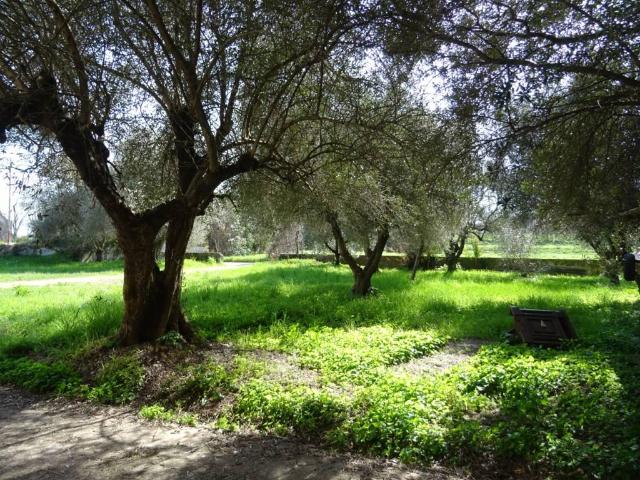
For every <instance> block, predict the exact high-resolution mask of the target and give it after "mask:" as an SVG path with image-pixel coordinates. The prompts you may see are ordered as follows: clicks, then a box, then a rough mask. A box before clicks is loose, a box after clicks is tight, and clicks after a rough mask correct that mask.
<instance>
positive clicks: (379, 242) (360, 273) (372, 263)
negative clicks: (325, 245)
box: [327, 214, 389, 297]
mask: <svg viewBox="0 0 640 480" xmlns="http://www.w3.org/2000/svg"><path fill="white" fill-rule="evenodd" d="M327 221H328V222H329V225H331V231H332V232H333V235H334V237H335V238H336V241H337V247H338V248H339V250H340V253H341V255H342V258H344V260H345V262H346V263H347V265H349V268H350V269H351V272H352V273H353V279H354V283H353V287H351V295H352V296H354V297H365V296H367V295H369V294H370V293H371V278H372V277H373V274H374V273H376V272H377V271H378V266H379V265H380V260H381V259H382V253H383V252H384V247H385V246H386V245H387V240H389V229H388V227H387V226H386V225H384V226H382V227H380V229H379V230H378V236H377V239H376V244H375V246H374V248H373V249H369V250H370V251H369V254H368V255H367V257H366V258H367V263H366V264H365V266H364V267H361V266H360V265H358V262H357V261H356V259H355V258H354V257H353V255H351V252H349V249H348V248H347V242H346V241H345V239H344V236H343V234H342V230H341V229H340V225H339V224H338V218H337V215H335V214H327Z"/></svg>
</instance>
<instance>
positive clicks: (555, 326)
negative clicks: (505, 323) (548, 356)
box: [510, 306, 577, 347]
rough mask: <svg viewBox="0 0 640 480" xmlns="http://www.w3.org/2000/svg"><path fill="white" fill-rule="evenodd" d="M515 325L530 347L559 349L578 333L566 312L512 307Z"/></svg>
mask: <svg viewBox="0 0 640 480" xmlns="http://www.w3.org/2000/svg"><path fill="white" fill-rule="evenodd" d="M510 310H511V315H512V316H513V324H514V328H515V330H516V332H518V334H519V335H520V337H521V338H522V340H523V341H524V342H525V343H527V344H529V345H542V346H545V347H559V346H561V345H562V343H563V342H564V341H565V340H570V339H573V338H577V337H576V331H575V329H574V328H573V325H571V322H570V321H569V317H568V316H567V314H566V312H565V311H564V310H533V309H526V308H518V307H513V306H512V307H511V309H510Z"/></svg>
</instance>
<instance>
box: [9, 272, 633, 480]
mask: <svg viewBox="0 0 640 480" xmlns="http://www.w3.org/2000/svg"><path fill="white" fill-rule="evenodd" d="M350 284H351V278H350V273H349V271H348V269H346V268H344V267H340V268H336V267H333V266H330V265H323V264H317V263H315V262H311V261H292V262H278V263H260V264H256V265H254V266H252V267H249V268H244V269H240V270H234V271H219V272H201V271H193V272H192V273H190V274H188V275H187V278H186V281H185V291H184V295H183V298H184V305H185V310H186V312H187V315H188V316H189V318H190V319H191V321H192V322H193V324H194V325H195V326H196V327H197V329H198V331H199V333H200V336H201V339H202V340H201V341H200V343H198V344H197V345H193V346H184V345H182V344H181V343H180V342H179V339H176V338H174V337H171V336H168V337H167V338H164V339H162V341H161V342H160V343H159V345H158V346H156V347H153V348H151V347H138V348H133V349H127V350H126V351H122V350H118V349H114V348H113V342H112V340H111V336H112V335H114V333H115V332H116V330H117V326H118V322H119V318H120V315H121V312H122V303H121V299H120V287H116V286H113V287H105V286H104V285H102V286H101V285H84V286H82V287H81V288H78V286H65V285H58V286H50V287H39V288H26V287H17V288H15V289H10V290H4V291H0V381H3V382H10V383H15V384H18V385H21V386H23V387H26V388H30V389H32V390H37V391H53V392H59V393H63V394H66V395H72V396H80V397H84V398H88V399H91V400H93V401H101V402H107V403H125V404H126V403H129V404H131V405H133V406H135V408H137V409H139V410H140V414H141V416H143V417H146V418H150V419H156V420H162V421H177V422H180V423H194V422H201V423H205V424H211V425H212V427H214V428H220V429H236V428H253V429H258V430H262V431H268V432H273V433H276V434H282V435H298V436H301V437H304V438H307V439H311V440H313V441H316V442H319V443H322V444H328V445H331V446H334V447H337V448H340V449H349V450H355V451H362V452H367V453H370V454H375V455H381V456H386V457H392V458H400V459H401V460H403V461H406V462H418V463H431V462H433V461H438V462H443V463H446V464H455V465H462V466H463V467H464V468H469V469H472V470H473V471H474V472H475V471H478V470H487V471H489V472H492V471H496V472H497V471H502V472H511V475H516V474H517V472H523V471H526V472H528V474H529V475H530V476H531V477H533V478H544V477H553V478H559V477H568V478H584V477H590V478H637V477H638V475H640V464H639V453H638V452H640V450H639V449H640V440H639V437H640V402H639V398H640V373H639V372H640V370H639V369H638V367H639V366H640V360H639V359H640V311H639V310H638V304H637V301H638V298H639V297H638V292H637V290H636V289H635V284H623V285H621V286H618V287H612V286H610V285H609V284H608V282H607V281H606V280H605V279H602V278H597V277H570V276H545V275H536V276H530V277H526V278H525V277H522V276H520V275H518V274H510V273H500V272H480V271H464V272H456V273H454V274H453V275H447V274H445V273H443V272H439V271H430V272H421V273H419V275H418V279H417V281H416V282H414V283H411V282H410V281H409V280H408V278H407V272H406V271H401V270H383V271H381V272H380V274H378V275H376V277H375V278H374V285H375V286H376V287H377V288H378V289H379V292H380V293H379V295H377V296H375V297H372V298H368V299H364V300H351V299H349V295H348V292H349V288H350ZM511 304H517V305H520V306H524V307H538V308H553V309H555V308H565V309H566V310H567V311H568V313H569V316H570V318H571V319H572V321H573V323H574V325H575V327H576V330H577V332H578V336H579V340H578V341H577V342H576V343H575V344H572V345H567V347H566V348H565V349H562V350H544V349H537V348H529V347H526V346H518V345H516V346H511V345H507V344H506V343H504V342H503V341H502V338H503V334H504V332H505V331H506V330H508V329H509V328H510V324H511V318H510V317H509V315H508V307H509V305H511ZM462 339H482V340H483V341H484V342H483V343H486V344H485V345H484V346H483V347H482V348H481V349H480V351H479V352H478V354H477V355H475V356H473V357H472V358H470V359H468V360H466V361H464V362H462V363H459V364H458V365H455V366H453V367H452V368H450V369H447V370H444V371H434V372H427V373H422V374H419V375H417V374H415V373H413V372H412V371H411V370H409V369H405V368H404V366H405V365H408V363H407V362H409V363H411V362H416V361H420V359H425V358H429V357H430V356H434V355H438V353H439V352H440V351H441V350H442V349H443V348H445V346H446V345H447V344H448V343H449V342H452V341H456V340H462ZM96 359H97V360H96ZM159 363H162V364H163V365H170V366H171V370H169V371H168V372H165V374H163V375H162V376H161V378H160V377H159V376H158V375H157V372H156V371H155V370H154V368H156V366H157V365H158V364H159ZM87 365H95V368H89V367H87ZM172 372H174V373H172ZM523 469H525V470H523Z"/></svg>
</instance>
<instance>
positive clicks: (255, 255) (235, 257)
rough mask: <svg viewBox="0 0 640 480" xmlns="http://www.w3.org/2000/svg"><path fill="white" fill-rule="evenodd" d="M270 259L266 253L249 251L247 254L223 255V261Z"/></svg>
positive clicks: (261, 260)
mask: <svg viewBox="0 0 640 480" xmlns="http://www.w3.org/2000/svg"><path fill="white" fill-rule="evenodd" d="M269 260H271V259H270V258H269V255H267V254H266V253H250V254H247V255H229V256H227V257H224V261H225V262H252V263H255V262H268V261H269Z"/></svg>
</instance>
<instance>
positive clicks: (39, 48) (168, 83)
mask: <svg viewBox="0 0 640 480" xmlns="http://www.w3.org/2000/svg"><path fill="white" fill-rule="evenodd" d="M369 8H370V7H368V6H363V5H362V4H361V3H360V2H349V1H347V2H333V1H323V2H316V1H314V2H310V1H302V2H298V1H296V2H254V1H251V0H246V1H244V0H236V1H229V2H223V3H221V2H213V1H208V0H180V1H164V0H162V1H161V0H118V1H116V0H106V1H93V0H68V1H64V2H62V1H57V0H45V1H40V0H37V1H36V0H2V2H1V3H0V11H1V12H2V13H1V14H0V142H7V141H11V142H14V141H22V142H23V143H25V144H33V142H35V141H38V142H44V141H47V142H49V145H50V147H49V148H54V149H59V150H61V151H62V152H63V153H64V154H65V155H66V156H67V157H68V158H69V160H70V161H71V162H72V164H73V165H74V168H75V169H76V170H77V172H78V174H79V176H80V178H81V179H82V181H83V182H84V183H85V184H86V185H87V187H88V188H89V189H90V190H91V192H92V193H93V194H94V195H95V197H96V198H97V200H98V201H99V202H100V204H101V205H102V207H103V208H104V209H105V211H106V212H107V214H108V215H109V217H110V219H111V221H112V222H113V225H114V228H115V230H116V235H117V239H118V244H119V246H120V248H121V249H122V252H123V255H124V264H125V266H124V288H123V295H124V304H125V307H124V319H123V322H122V326H121V329H120V338H121V341H122V342H123V343H124V344H132V343H137V342H141V341H147V340H153V339H155V338H158V337H159V336H161V335H163V334H164V333H166V332H167V331H170V330H175V331H178V332H180V333H181V334H182V335H183V336H185V337H187V338H188V337H190V336H191V335H192V333H193V332H192V329H191V327H190V325H189V322H188V321H187V319H186V317H185V316H184V314H183V311H182V308H181V306H180V294H181V276H182V267H183V260H184V255H185V250H186V246H187V242H188V239H189V236H190V233H191V230H192V227H193V223H194V221H195V218H196V217H197V216H198V215H199V214H201V213H202V212H204V211H205V209H206V207H207V205H208V204H209V203H210V202H211V200H212V198H213V196H214V194H215V193H216V192H219V191H221V190H225V189H228V188H232V186H233V180H234V179H235V178H236V177H238V176H239V175H242V174H244V173H246V172H250V171H253V170H257V169H267V168H269V169H274V170H275V169H278V168H279V166H280V165H282V164H286V165H287V166H288V167H291V166H295V165H296V159H292V158H287V157H284V156H283V155H281V153H280V147H281V145H282V143H283V142H284V141H285V140H286V138H287V136H288V135H289V131H290V130H291V129H292V128H293V127H297V128H301V126H302V125H306V124H310V123H313V122H315V121H316V120H317V117H318V108H317V106H318V105H319V104H320V103H321V99H322V97H323V96H324V86H325V85H329V84H330V83H331V82H332V80H333V78H334V77H335V76H337V75H338V74H339V72H340V70H341V68H342V66H343V65H345V64H348V60H349V59H350V58H353V57H354V55H355V54H356V52H358V51H359V49H360V47H361V46H362V43H361V40H362V41H364V42H365V43H366V42H369V39H368V38H367V36H366V33H367V28H368V25H369V24H370V21H371V18H372V15H371V12H370V11H369V10H368V9H369ZM140 131H151V132H153V135H144V136H140V135H138V143H139V144H140V142H142V144H144V143H146V142H156V140H158V139H162V138H165V139H168V142H167V143H166V149H165V150H164V152H165V154H166V155H165V157H166V158H167V161H168V162H169V163H168V165H169V167H170V170H171V173H172V175H170V176H168V177H167V182H170V188H169V189H168V191H167V195H166V196H165V197H164V198H163V199H162V200H161V201H159V202H157V203H155V204H153V205H151V206H148V207H144V208H139V209H138V208H135V207H134V205H135V204H134V203H132V202H131V201H130V200H129V198H128V195H127V194H126V192H123V190H122V189H121V188H120V187H119V185H118V182H117V180H116V178H115V176H116V172H117V170H118V159H119V148H120V147H123V145H121V143H122V141H123V139H126V140H131V139H132V138H134V137H135V135H136V134H138V133H139V132H140ZM145 137H146V138H145ZM123 148H124V147H123ZM159 167H160V166H159V165H153V166H150V168H152V169H153V170H152V171H154V172H156V173H157V172H159V171H160V168H159ZM164 226H166V249H165V253H164V268H163V269H162V270H161V269H160V268H159V267H158V265H157V264H156V261H155V258H154V248H153V246H154V241H155V239H156V236H157V235H158V232H159V231H160V229H161V228H163V227H164Z"/></svg>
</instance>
